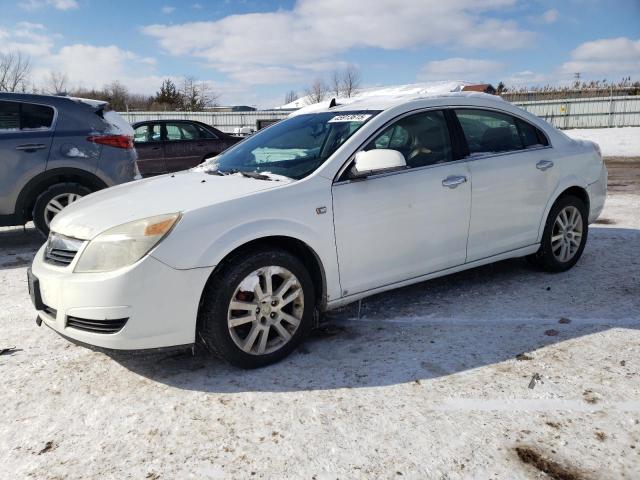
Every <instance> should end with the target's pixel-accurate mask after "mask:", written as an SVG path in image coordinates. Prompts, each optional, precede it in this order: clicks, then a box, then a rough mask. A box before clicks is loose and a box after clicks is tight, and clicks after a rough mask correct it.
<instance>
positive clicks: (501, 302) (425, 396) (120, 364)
mask: <svg viewBox="0 0 640 480" xmlns="http://www.w3.org/2000/svg"><path fill="white" fill-rule="evenodd" d="M608 165H609V173H610V176H609V182H610V195H609V198H608V199H607V205H606V207H605V211H604V212H603V215H602V216H601V218H600V219H599V220H598V222H597V223H596V224H594V225H592V226H591V229H590V232H589V241H588V245H587V247H586V249H585V252H584V255H583V257H582V259H581V260H580V262H579V263H578V264H577V265H576V267H575V268H573V269H572V270H571V271H569V272H565V273H562V274H557V275H549V274H545V273H541V272H538V271H536V270H534V269H532V268H531V267H530V266H529V265H528V264H527V263H526V262H524V261H523V260H509V261H504V262H500V263H497V264H494V265H489V266H486V267H481V268H477V269H473V270H471V271H467V272H462V273H459V274H455V275H451V276H449V277H446V278H442V279H437V280H433V281H429V282H424V283H420V284H418V285H414V286H410V287H407V288H403V289H399V290H396V291H394V292H389V293H385V294H381V295H377V296H375V297H372V298H370V299H367V300H365V301H364V302H363V304H362V308H361V310H360V316H359V317H358V309H357V307H356V306H350V307H347V308H344V309H342V310H340V311H337V312H334V313H332V314H331V315H330V317H329V323H328V324H327V325H326V326H324V327H323V328H321V329H320V330H318V331H317V332H316V333H315V334H314V335H313V336H312V338H310V339H309V340H308V341H307V342H306V343H305V344H304V345H303V347H302V348H301V349H300V350H299V352H297V353H295V354H294V355H292V356H291V357H290V358H288V359H286V360H285V361H283V362H281V363H279V364H277V365H275V366H272V367H268V368H265V369H261V370H255V371H248V372H247V371H240V370H237V369H234V368H231V367H228V366H226V365H223V364H221V363H220V362H218V361H217V360H214V359H211V358H209V357H207V356H206V355H203V354H200V353H197V354H196V355H195V356H191V355H190V354H189V353H188V352H187V353H173V354H166V355H160V356H158V355H156V356H146V355H106V354H103V353H97V352H93V351H91V350H88V349H85V348H82V347H78V346H75V345H73V344H71V343H69V342H67V341H66V340H64V339H63V338H61V337H59V336H58V335H56V334H55V333H54V332H53V331H51V330H49V329H47V328H45V327H42V328H38V327H36V325H35V313H34V311H33V309H32V307H31V305H30V301H29V298H28V295H27V287H26V280H25V277H26V273H25V271H26V267H27V266H28V264H29V263H30V261H31V258H32V256H33V254H34V252H35V250H36V249H37V247H38V246H39V245H40V244H41V243H42V239H41V238H40V237H39V236H38V234H37V233H35V232H34V231H33V230H32V229H27V230H26V232H23V230H22V229H21V228H9V229H0V349H1V348H7V347H15V348H16V350H14V351H10V352H7V353H5V354H3V355H0V378H1V379H2V381H1V382H0V385H1V386H2V390H0V405H1V408H0V476H2V477H3V478H37V479H45V478H47V479H54V478H55V479H62V478H65V479H66V478H114V479H124V478H131V479H138V478H151V479H160V478H162V479H170V478H171V479H173V478H196V479H197V478H222V477H224V478H279V479H280V478H296V479H297V478H307V479H336V478H420V479H459V478H482V479H488V478H492V479H543V478H555V479H579V480H588V479H634V478H638V476H639V472H640V159H636V161H629V160H624V161H621V160H615V159H614V160H611V161H609V162H608Z"/></svg>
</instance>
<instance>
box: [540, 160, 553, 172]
mask: <svg viewBox="0 0 640 480" xmlns="http://www.w3.org/2000/svg"><path fill="white" fill-rule="evenodd" d="M551 167H553V162H552V161H551V160H540V161H539V162H538V163H536V168H537V169H538V170H542V171H543V172H544V171H545V170H549V169H550V168H551Z"/></svg>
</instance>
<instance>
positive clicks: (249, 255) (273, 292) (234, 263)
mask: <svg viewBox="0 0 640 480" xmlns="http://www.w3.org/2000/svg"><path fill="white" fill-rule="evenodd" d="M314 309H315V292H314V288H313V283H312V281H311V277H310V276H309V273H308V272H307V270H306V268H305V267H304V265H303V264H302V262H301V261H300V260H298V259H297V258H296V257H295V256H293V255H291V254H290V253H288V252H286V251H283V250H269V249H261V250H257V251H255V252H250V251H245V252H244V254H242V255H236V256H235V257H234V258H233V259H232V260H231V261H229V262H228V264H227V266H226V267H224V268H223V269H222V270H221V271H220V272H217V273H216V274H214V276H213V277H212V278H211V279H210V281H209V282H208V284H207V286H206V287H205V291H204V293H203V301H202V304H201V307H200V312H199V314H198V337H199V340H200V341H202V342H203V343H204V345H205V347H206V348H207V349H208V350H209V351H210V352H211V353H213V354H214V355H216V356H218V357H220V358H221V359H223V360H224V361H227V362H229V363H231V364H232V365H235V366H238V367H241V368H258V367H263V366H266V365H269V364H271V363H275V362H277V361H279V360H281V359H282V358H284V357H285V356H287V355H289V353H291V352H292V351H293V350H294V349H295V348H296V347H297V346H298V345H299V344H300V342H301V341H302V340H303V339H304V337H305V336H306V335H307V334H308V333H309V331H310V329H311V327H312V324H313V312H314Z"/></svg>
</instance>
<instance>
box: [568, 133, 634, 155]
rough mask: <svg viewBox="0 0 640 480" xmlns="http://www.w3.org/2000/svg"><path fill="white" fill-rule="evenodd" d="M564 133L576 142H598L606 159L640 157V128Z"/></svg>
mask: <svg viewBox="0 0 640 480" xmlns="http://www.w3.org/2000/svg"><path fill="white" fill-rule="evenodd" d="M564 133H566V134H567V135H568V136H569V137H571V138H573V139H575V140H591V141H592V142H596V143H597V144H598V145H600V149H601V150H602V155H603V156H605V157H640V127H622V128H584V129H582V128H577V129H572V130H565V131H564Z"/></svg>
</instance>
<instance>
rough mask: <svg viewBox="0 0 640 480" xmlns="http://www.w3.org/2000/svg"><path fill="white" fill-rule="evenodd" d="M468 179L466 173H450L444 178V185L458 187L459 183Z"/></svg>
mask: <svg viewBox="0 0 640 480" xmlns="http://www.w3.org/2000/svg"><path fill="white" fill-rule="evenodd" d="M466 181H467V177H465V176H464V175H450V176H448V177H447V178H445V179H444V180H442V186H443V187H449V188H456V187H457V186H458V185H460V184H463V183H465V182H466Z"/></svg>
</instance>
